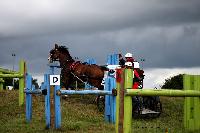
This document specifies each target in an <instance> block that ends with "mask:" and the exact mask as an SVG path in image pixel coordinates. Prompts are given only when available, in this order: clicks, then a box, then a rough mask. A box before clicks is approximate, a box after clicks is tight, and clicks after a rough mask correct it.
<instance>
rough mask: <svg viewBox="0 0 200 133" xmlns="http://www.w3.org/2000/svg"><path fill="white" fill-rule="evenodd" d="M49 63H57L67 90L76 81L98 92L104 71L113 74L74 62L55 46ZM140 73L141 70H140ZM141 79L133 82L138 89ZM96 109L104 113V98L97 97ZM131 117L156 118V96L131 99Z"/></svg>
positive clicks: (60, 47) (159, 103)
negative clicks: (96, 89)
mask: <svg viewBox="0 0 200 133" xmlns="http://www.w3.org/2000/svg"><path fill="white" fill-rule="evenodd" d="M49 61H50V62H53V61H59V62H60V68H61V82H62V87H63V88H66V89H68V88H69V86H70V84H71V83H72V81H74V80H78V81H81V82H87V83H89V84H90V85H92V86H94V87H96V88H98V89H99V90H103V89H104V85H103V84H102V81H103V79H104V73H105V71H106V72H107V73H111V74H113V73H114V69H111V70H110V69H109V67H105V66H98V65H95V64H92V65H88V64H85V63H81V62H80V61H75V60H74V59H73V58H72V57H71V55H70V54H69V51H68V49H67V48H66V47H65V46H58V45H57V44H55V48H54V49H52V50H51V51H50V56H49ZM140 71H141V72H142V71H143V70H140ZM141 74H142V75H141V77H143V78H141V79H139V80H138V81H136V80H135V79H134V82H138V83H139V84H138V87H139V89H142V88H143V79H144V75H143V73H141ZM96 102H97V107H98V109H99V111H104V103H105V97H104V96H98V97H97V100H96ZM132 107H133V111H134V112H133V116H136V117H138V116H139V117H140V116H149V117H158V116H159V115H160V113H161V111H162V104H161V102H160V98H159V97H158V96H153V97H138V96H135V97H133V106H132Z"/></svg>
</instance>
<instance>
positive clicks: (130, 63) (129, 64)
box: [125, 62, 133, 67]
mask: <svg viewBox="0 0 200 133" xmlns="http://www.w3.org/2000/svg"><path fill="white" fill-rule="evenodd" d="M125 66H130V67H131V66H133V64H132V62H126V63H125Z"/></svg>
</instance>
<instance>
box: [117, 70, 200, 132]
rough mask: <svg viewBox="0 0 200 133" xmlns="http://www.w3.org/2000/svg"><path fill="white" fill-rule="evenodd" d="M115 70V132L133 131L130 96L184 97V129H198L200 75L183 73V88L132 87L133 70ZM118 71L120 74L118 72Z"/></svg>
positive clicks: (199, 123)
mask: <svg viewBox="0 0 200 133" xmlns="http://www.w3.org/2000/svg"><path fill="white" fill-rule="evenodd" d="M118 71H120V72H117V73H118V74H117V75H118V77H117V90H118V95H117V98H116V100H117V102H116V103H117V105H116V124H115V126H116V132H117V133H134V129H132V112H133V111H132V96H168V97H185V102H184V118H183V119H184V120H183V121H184V128H185V130H186V131H191V132H194V131H200V75H184V77H183V80H184V81H183V83H184V90H173V89H162V90H159V89H157V90H155V89H141V90H134V89H130V88H132V79H133V70H132V69H122V70H118ZM119 73H120V74H119Z"/></svg>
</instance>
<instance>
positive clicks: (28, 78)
mask: <svg viewBox="0 0 200 133" xmlns="http://www.w3.org/2000/svg"><path fill="white" fill-rule="evenodd" d="M26 89H27V90H31V89H32V76H31V75H29V74H27V75H26ZM31 119H32V94H30V93H26V120H27V122H30V121H31Z"/></svg>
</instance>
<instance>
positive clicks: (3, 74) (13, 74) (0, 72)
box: [0, 60, 26, 106]
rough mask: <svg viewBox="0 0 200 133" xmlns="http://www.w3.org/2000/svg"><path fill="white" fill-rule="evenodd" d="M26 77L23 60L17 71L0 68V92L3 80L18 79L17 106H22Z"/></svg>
mask: <svg viewBox="0 0 200 133" xmlns="http://www.w3.org/2000/svg"><path fill="white" fill-rule="evenodd" d="M25 76H26V63H25V61H23V60H20V62H19V71H18V72H17V71H11V70H8V69H3V68H0V90H3V83H4V80H3V78H19V106H21V105H23V104H24V92H23V91H24V88H25Z"/></svg>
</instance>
